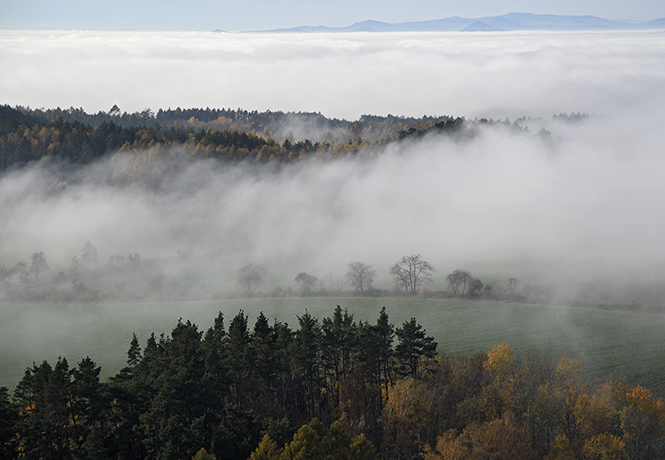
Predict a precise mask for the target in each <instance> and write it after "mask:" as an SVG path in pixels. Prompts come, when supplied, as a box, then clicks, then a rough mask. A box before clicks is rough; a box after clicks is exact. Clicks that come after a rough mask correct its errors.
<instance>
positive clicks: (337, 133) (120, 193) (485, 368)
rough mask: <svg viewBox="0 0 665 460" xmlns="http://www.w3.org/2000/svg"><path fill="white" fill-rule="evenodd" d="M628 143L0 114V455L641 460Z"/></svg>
mask: <svg viewBox="0 0 665 460" xmlns="http://www.w3.org/2000/svg"><path fill="white" fill-rule="evenodd" d="M624 123H627V122H625V120H623V119H622V118H621V117H619V118H612V117H609V118H608V117H606V116H602V115H597V114H586V113H559V114H554V115H552V116H549V117H535V116H521V117H518V118H515V119H509V118H505V117H504V118H502V119H491V118H478V117H474V118H469V119H467V118H465V117H462V116H457V115H456V116H427V115H426V116H423V117H409V116H397V115H387V116H379V115H362V116H361V117H359V118H358V119H357V120H351V121H349V120H346V119H343V118H328V117H326V116H324V115H322V114H321V113H314V112H281V111H277V112H273V111H256V110H254V111H248V110H244V109H240V108H239V109H211V108H206V109H203V108H201V109H196V108H189V109H181V108H176V109H170V108H169V109H160V110H158V111H157V112H153V111H152V110H148V109H147V110H144V111H141V112H133V113H128V112H126V111H122V110H121V109H120V108H119V107H118V106H117V105H114V106H113V107H112V108H111V109H110V110H109V111H99V112H97V113H87V112H86V111H85V110H83V109H75V108H70V109H61V108H55V109H31V108H28V107H22V106H14V107H12V106H9V105H3V106H0V221H1V222H2V223H3V225H2V231H1V232H0V310H1V311H2V312H3V313H2V317H3V321H2V325H0V332H1V333H0V344H1V346H2V350H3V353H2V357H0V369H1V370H2V372H0V386H1V387H0V457H1V458H7V459H11V458H27V459H33V458H34V459H51V458H53V459H120V458H122V459H144V458H145V459H153V458H154V459H169V460H170V459H173V460H178V459H192V458H193V459H198V460H202V459H215V458H216V459H248V458H251V459H255V460H258V459H295V458H303V459H306V458H307V459H309V458H311V459H333V458H334V459H338V458H339V459H342V458H343V459H375V458H376V459H378V458H384V459H424V460H438V459H485V458H487V459H489V458H493V459H512V458H520V459H534V460H535V459H547V460H554V459H585V460H586V459H628V458H630V459H631V460H632V459H658V458H664V456H665V403H663V400H662V399H661V397H663V396H665V359H664V358H665V346H663V345H664V344H665V315H664V314H665V286H664V285H663V282H662V281H663V276H664V275H665V259H664V258H663V257H662V254H661V252H662V251H661V250H660V248H661V247H662V242H661V238H662V235H661V232H660V229H661V228H662V226H661V225H660V224H662V216H661V215H660V214H659V213H658V212H655V211H654V210H658V209H660V208H661V207H662V205H661V203H660V201H661V200H662V196H663V195H662V192H664V191H665V190H663V188H664V187H663V184H662V180H661V177H660V171H662V169H661V167H663V166H665V165H664V164H663V163H664V161H663V157H662V155H661V152H660V147H659V145H660V144H659V143H658V142H656V141H657V140H658V139H657V135H655V134H654V133H653V131H652V130H651V129H652V127H651V125H648V126H646V125H640V126H639V127H637V126H636V125H633V124H630V126H629V128H631V129H634V130H635V131H634V133H633V132H632V131H631V133H632V134H635V136H636V137H638V138H639V140H638V141H636V140H635V139H636V137H635V136H632V135H631V136H629V135H626V134H625V133H626V129H625V128H626V126H624ZM627 152H629V153H630V154H627ZM635 178H639V181H638V183H636V180H635Z"/></svg>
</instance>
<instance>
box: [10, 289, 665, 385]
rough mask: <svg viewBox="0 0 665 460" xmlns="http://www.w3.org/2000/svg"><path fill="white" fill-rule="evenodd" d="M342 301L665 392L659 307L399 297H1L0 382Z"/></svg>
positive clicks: (457, 344) (452, 344) (460, 347)
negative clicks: (245, 318) (569, 360)
mask: <svg viewBox="0 0 665 460" xmlns="http://www.w3.org/2000/svg"><path fill="white" fill-rule="evenodd" d="M337 304H339V305H341V306H342V307H343V308H348V310H349V312H350V313H352V314H353V315H354V317H355V319H356V320H368V321H370V322H372V323H373V322H375V320H376V318H377V317H378V313H379V310H380V309H381V307H382V306H384V305H385V306H386V309H387V311H388V314H389V316H390V319H391V321H392V322H393V323H394V324H395V325H396V326H399V325H401V324H402V322H404V321H405V320H408V319H409V318H410V317H415V318H417V320H418V322H419V323H420V324H422V325H423V327H424V328H425V329H426V330H427V333H428V334H429V335H433V336H434V337H435V338H436V340H437V341H438V343H439V350H440V351H443V350H445V351H448V352H451V353H455V354H472V353H475V352H477V351H487V350H489V349H490V348H492V347H493V346H494V345H496V344H498V343H504V342H505V343H508V344H510V345H512V346H513V347H514V348H515V349H516V350H517V352H518V355H523V354H524V352H525V351H526V350H534V351H537V352H540V353H544V354H551V355H558V354H560V353H562V352H567V353H569V354H570V355H572V356H574V357H576V358H578V359H580V360H581V361H582V362H583V364H584V368H585V370H586V372H587V375H588V376H589V377H590V378H602V377H605V376H607V375H610V374H612V373H613V374H615V375H616V376H618V377H624V378H626V379H628V380H629V381H630V382H631V383H633V384H637V383H639V384H642V385H645V386H648V387H649V388H651V389H652V390H653V391H654V392H655V393H657V394H659V395H663V396H665V316H663V315H661V314H652V313H632V312H623V311H605V310H596V309H583V308H572V307H554V306H541V305H526V304H510V303H498V302H485V301H483V302H473V301H460V300H434V299H400V298H339V299H337V298H294V299H236V300H216V301H195V302H191V301H189V302H187V301H186V302H154V303H153V302H143V303H117V304H91V305H85V304H61V305H46V304H0V312H2V313H1V315H2V316H1V317H2V321H1V322H0V350H1V351H2V353H1V355H0V386H8V387H10V388H13V387H14V386H15V385H16V383H18V381H19V380H20V379H21V377H22V375H23V372H24V371H25V369H26V367H29V366H30V365H31V364H32V363H33V362H37V363H39V362H41V361H43V360H47V361H49V362H51V363H53V362H54V361H55V360H56V359H57V358H58V357H59V356H63V357H66V358H67V359H68V361H69V362H70V364H71V365H74V364H75V363H76V362H78V361H79V360H80V359H81V358H83V357H85V356H90V357H91V358H92V359H93V360H94V361H95V362H96V363H97V364H98V365H100V366H102V375H103V376H104V377H108V376H110V375H113V374H115V373H116V372H117V371H118V370H119V369H120V368H121V367H122V366H123V365H124V363H125V359H126V351H127V349H128V348H129V342H130V340H131V337H132V333H133V332H134V333H136V335H137V336H138V338H139V340H140V342H141V344H142V345H143V344H145V340H146V339H147V338H148V336H149V335H150V333H152V332H155V333H156V334H157V335H159V334H160V333H162V332H163V333H166V334H169V333H170V331H171V329H173V327H174V326H175V324H176V322H177V321H178V319H179V318H182V319H183V320H191V321H192V322H194V323H196V324H198V325H199V327H200V328H201V329H204V330H205V329H207V328H208V327H210V326H211V325H212V321H213V319H214V317H215V316H216V315H217V313H218V312H219V311H222V312H223V313H224V315H225V318H226V325H227V326H228V323H229V321H230V319H231V318H232V317H233V316H235V315H236V314H237V313H238V311H239V310H240V309H242V310H244V311H245V313H246V314H248V315H249V318H250V325H253V323H254V319H255V318H256V316H257V315H258V313H259V312H260V311H263V312H264V313H265V314H266V316H267V317H268V318H271V319H279V320H281V321H286V322H288V323H289V324H290V325H291V326H292V327H297V315H300V314H302V313H303V312H304V311H305V310H306V309H307V310H308V311H309V312H310V313H311V314H312V315H314V316H316V317H318V318H323V317H325V316H330V315H331V314H332V312H333V309H334V307H335V305H337Z"/></svg>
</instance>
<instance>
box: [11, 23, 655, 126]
mask: <svg viewBox="0 0 665 460" xmlns="http://www.w3.org/2000/svg"><path fill="white" fill-rule="evenodd" d="M662 57H663V31H646V32H613V33H610V32H567V33H553V32H520V33H506V32H498V33H489V32H484V33H396V34H371V33H352V34H226V33H224V34H220V33H212V32H210V33H202V32H197V33H194V32H192V33H185V32H168V33H167V32H164V33H156V32H85V31H8V30H5V31H0V70H2V72H0V94H1V95H2V100H3V101H2V102H3V103H8V104H12V105H15V104H21V105H29V106H31V107H56V106H60V107H63V108H66V107H70V106H74V107H79V106H81V107H83V108H84V109H86V110H88V111H97V110H108V109H110V108H111V107H112V106H113V105H114V104H117V105H118V106H119V107H120V109H121V110H126V111H130V112H132V111H138V110H143V109H146V108H151V109H153V110H156V109H158V108H160V107H163V108H167V107H173V108H175V107H176V106H181V107H208V106H209V107H231V108H236V107H241V108H243V109H248V110H253V109H256V110H266V109H270V110H284V111H290V110H295V111H314V112H321V113H322V114H324V115H326V116H328V117H345V118H350V119H353V118H357V117H358V116H360V115H361V114H365V113H369V114H375V115H386V114H388V113H392V114H394V115H410V116H422V115H423V114H427V115H437V114H438V115H460V116H461V115H464V116H467V117H473V116H493V117H501V118H503V117H505V116H509V117H518V116H522V115H534V114H536V115H547V116H549V115H551V114H552V113H558V112H578V111H581V112H600V113H607V112H613V113H615V112H617V111H625V110H627V109H629V108H632V109H639V110H641V109H643V105H642V104H644V103H647V104H651V103H655V102H658V101H657V100H654V95H655V93H659V92H661V89H662V78H663V59H662ZM661 102H662V100H661Z"/></svg>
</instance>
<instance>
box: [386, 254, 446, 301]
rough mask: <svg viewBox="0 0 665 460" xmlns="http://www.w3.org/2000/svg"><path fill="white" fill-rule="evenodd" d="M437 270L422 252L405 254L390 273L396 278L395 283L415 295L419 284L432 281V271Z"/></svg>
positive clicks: (391, 268)
mask: <svg viewBox="0 0 665 460" xmlns="http://www.w3.org/2000/svg"><path fill="white" fill-rule="evenodd" d="M435 271H436V270H435V269H434V267H433V266H432V264H430V263H429V262H427V261H426V260H424V259H423V258H422V257H421V255H420V254H414V255H411V256H404V257H402V258H401V259H400V260H399V261H398V262H396V263H395V264H394V265H393V266H392V267H390V274H391V275H392V276H393V278H395V283H396V284H397V285H398V286H400V287H403V288H404V289H405V291H406V293H407V294H411V295H415V294H416V292H417V291H418V286H420V285H422V284H424V283H431V282H432V273H433V272H435Z"/></svg>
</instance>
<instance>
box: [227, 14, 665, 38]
mask: <svg viewBox="0 0 665 460" xmlns="http://www.w3.org/2000/svg"><path fill="white" fill-rule="evenodd" d="M648 29H665V18H660V19H656V20H653V21H646V22H636V21H611V20H609V19H603V18H599V17H596V16H559V15H554V14H531V13H509V14H504V15H503V16H487V17H482V18H460V17H458V16H453V17H449V18H445V19H434V20H429V21H418V22H399V23H394V24H391V23H387V22H379V21H362V22H357V23H355V24H352V25H350V26H345V27H326V26H299V27H292V28H288V29H273V30H254V31H252V32H273V33H274V32H283V33H294V32H295V33H298V32H301V33H303V32H306V33H313V32H323V33H325V32H490V31H492V32H493V31H516V30H553V31H566V30H570V31H574V30H648ZM219 32H221V31H219Z"/></svg>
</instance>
